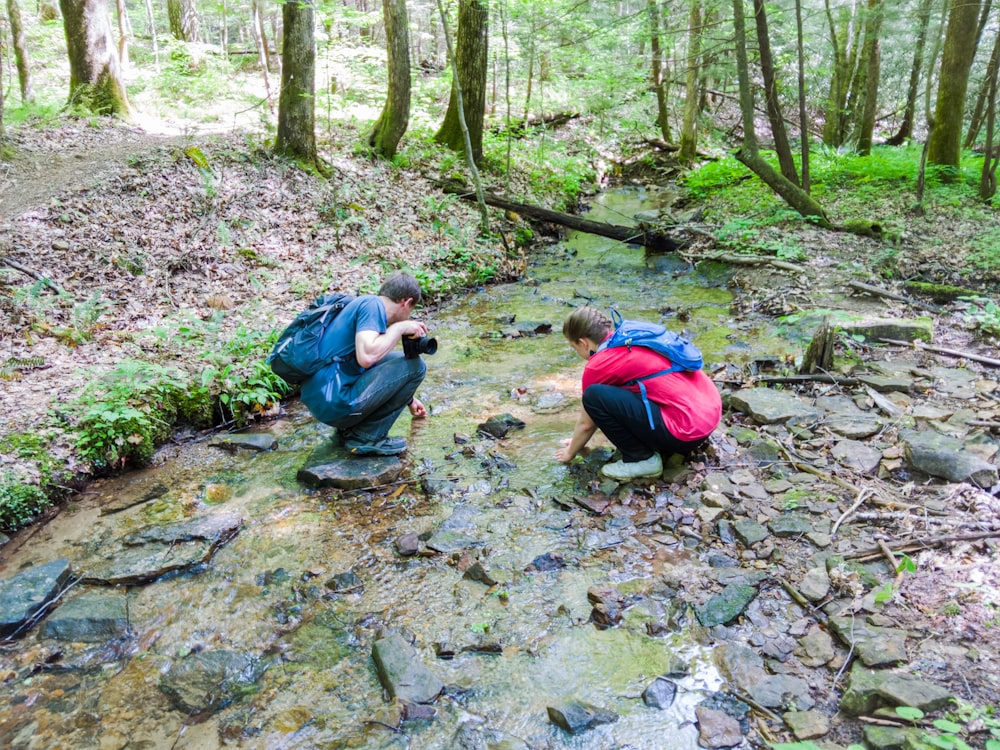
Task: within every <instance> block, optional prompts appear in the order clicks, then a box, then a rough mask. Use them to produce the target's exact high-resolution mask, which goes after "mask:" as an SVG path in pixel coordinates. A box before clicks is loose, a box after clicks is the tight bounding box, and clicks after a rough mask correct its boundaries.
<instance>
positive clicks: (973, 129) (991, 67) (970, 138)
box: [963, 44, 1000, 148]
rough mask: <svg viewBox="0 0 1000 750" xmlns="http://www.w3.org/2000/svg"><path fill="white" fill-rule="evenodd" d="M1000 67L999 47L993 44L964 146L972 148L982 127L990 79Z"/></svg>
mask: <svg viewBox="0 0 1000 750" xmlns="http://www.w3.org/2000/svg"><path fill="white" fill-rule="evenodd" d="M998 67H1000V47H998V46H997V45H995V44H994V45H993V52H992V54H990V61H989V63H988V64H987V66H986V77H985V79H984V80H983V85H982V86H980V87H979V94H978V95H977V96H976V107H975V109H973V111H972V116H971V117H970V118H969V129H968V130H967V131H966V133H965V143H964V144H963V145H964V146H965V147H966V148H972V146H973V145H974V144H975V142H976V138H978V137H979V131H980V130H981V129H982V127H983V116H984V114H985V112H986V100H987V99H988V98H989V91H990V81H992V80H993V78H994V77H995V76H996V72H997V68H998Z"/></svg>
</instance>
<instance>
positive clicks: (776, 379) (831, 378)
mask: <svg viewBox="0 0 1000 750" xmlns="http://www.w3.org/2000/svg"><path fill="white" fill-rule="evenodd" d="M757 382H758V383H827V384H830V385H852V386H853V385H861V381H860V380H858V379H857V378H838V377H837V376H836V375H827V374H823V373H816V374H814V375H768V376H765V377H762V378H757Z"/></svg>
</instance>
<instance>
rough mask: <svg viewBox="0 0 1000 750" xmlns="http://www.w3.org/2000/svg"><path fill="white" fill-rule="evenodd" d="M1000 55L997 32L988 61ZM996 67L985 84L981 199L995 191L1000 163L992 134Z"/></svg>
mask: <svg viewBox="0 0 1000 750" xmlns="http://www.w3.org/2000/svg"><path fill="white" fill-rule="evenodd" d="M998 55H1000V34H997V37H996V39H995V40H994V42H993V54H992V55H991V56H990V61H991V62H992V61H993V60H996V59H997V57H998ZM998 70H1000V68H998V67H997V66H996V65H993V66H992V68H991V69H990V70H989V78H988V79H987V81H986V85H985V86H984V87H983V88H985V89H987V91H988V95H987V105H986V157H985V158H984V159H983V171H982V173H981V174H980V176H979V197H980V198H982V199H983V200H990V199H991V198H993V196H994V195H996V192H997V176H996V175H997V164H998V163H1000V154H996V153H994V148H993V135H994V133H995V130H996V105H997V74H998Z"/></svg>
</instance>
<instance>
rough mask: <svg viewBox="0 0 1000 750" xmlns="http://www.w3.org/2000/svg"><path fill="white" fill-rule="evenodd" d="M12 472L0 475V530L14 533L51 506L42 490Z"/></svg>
mask: <svg viewBox="0 0 1000 750" xmlns="http://www.w3.org/2000/svg"><path fill="white" fill-rule="evenodd" d="M25 479H26V478H25V477H21V476H18V475H17V474H15V473H14V472H12V471H4V472H3V473H2V474H0V529H5V530H7V531H14V530H16V529H20V528H22V527H24V526H27V525H28V523H30V522H31V520H32V519H33V518H35V516H37V515H38V514H39V513H41V512H42V511H43V510H45V509H46V508H48V507H49V505H51V502H50V500H49V498H48V496H47V495H46V494H45V492H44V490H42V488H41V487H39V486H38V485H36V484H31V483H28V482H27V481H25Z"/></svg>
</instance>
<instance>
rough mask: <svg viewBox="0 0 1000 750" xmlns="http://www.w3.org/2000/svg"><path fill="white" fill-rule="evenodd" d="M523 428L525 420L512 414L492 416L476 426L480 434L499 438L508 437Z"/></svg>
mask: <svg viewBox="0 0 1000 750" xmlns="http://www.w3.org/2000/svg"><path fill="white" fill-rule="evenodd" d="M523 428H524V422H522V421H521V420H520V419H518V418H517V417H515V416H513V415H512V414H500V415H497V416H492V417H490V418H489V419H487V420H486V421H485V422H482V423H481V424H479V425H477V426H476V430H477V431H478V432H479V434H480V435H483V436H485V437H491V438H495V439H497V440H499V439H501V438H505V437H507V435H508V434H510V433H511V432H512V431H514V430H521V429H523Z"/></svg>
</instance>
